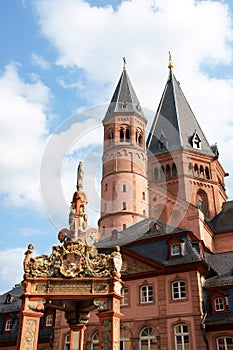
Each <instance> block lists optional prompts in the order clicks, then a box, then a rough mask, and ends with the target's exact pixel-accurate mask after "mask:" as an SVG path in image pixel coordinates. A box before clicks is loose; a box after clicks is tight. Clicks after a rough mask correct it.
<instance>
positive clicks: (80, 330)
mask: <svg viewBox="0 0 233 350" xmlns="http://www.w3.org/2000/svg"><path fill="white" fill-rule="evenodd" d="M69 326H70V350H83V344H84V332H85V330H86V328H87V327H86V326H85V325H84V324H70V325H69Z"/></svg>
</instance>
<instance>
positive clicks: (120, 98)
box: [104, 69, 144, 120]
mask: <svg viewBox="0 0 233 350" xmlns="http://www.w3.org/2000/svg"><path fill="white" fill-rule="evenodd" d="M114 112H123V113H132V112H135V113H137V114H139V115H140V116H141V117H143V118H144V115H143V111H142V108H141V106H140V103H139V100H138V98H137V95H136V93H135V91H134V88H133V85H132V84H131V81H130V79H129V76H128V73H127V71H126V69H123V72H122V74H121V77H120V79H119V82H118V84H117V87H116V89H115V92H114V94H113V97H112V100H111V102H110V104H109V107H108V110H107V112H106V115H105V118H104V120H106V119H107V118H108V117H109V116H110V115H112V113H114Z"/></svg>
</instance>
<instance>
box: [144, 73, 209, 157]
mask: <svg viewBox="0 0 233 350" xmlns="http://www.w3.org/2000/svg"><path fill="white" fill-rule="evenodd" d="M195 134H197V135H198V137H199V138H200V140H201V149H195V148H193V147H192V142H191V140H192V137H193V136H194V135H195ZM159 140H160V141H162V142H166V149H161V147H160V145H159ZM147 148H148V154H149V155H150V154H158V153H162V152H165V151H167V150H168V151H172V150H178V149H181V148H183V149H185V150H192V151H194V152H199V153H203V154H208V155H211V156H213V155H214V152H213V150H212V148H211V147H210V145H209V144H208V141H207V140H206V138H205V135H204V133H203V131H202V130H201V128H200V126H199V124H198V122H197V120H196V118H195V116H194V114H193V112H192V110H191V108H190V106H189V103H188V101H187V100H186V98H185V96H184V93H183V91H182V89H181V87H180V84H179V82H178V81H177V80H176V77H175V75H174V74H173V71H172V69H170V72H169V77H168V81H167V83H166V86H165V89H164V92H163V95H162V98H161V100H160V104H159V107H158V109H157V112H156V115H155V118H154V121H153V124H152V127H151V130H150V133H149V136H148V139H147Z"/></svg>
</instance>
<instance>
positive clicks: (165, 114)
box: [0, 60, 233, 350]
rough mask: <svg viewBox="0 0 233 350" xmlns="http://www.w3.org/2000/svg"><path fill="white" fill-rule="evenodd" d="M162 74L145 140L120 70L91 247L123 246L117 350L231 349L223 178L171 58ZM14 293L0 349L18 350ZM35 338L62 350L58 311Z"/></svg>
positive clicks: (229, 208) (232, 223)
mask: <svg viewBox="0 0 233 350" xmlns="http://www.w3.org/2000/svg"><path fill="white" fill-rule="evenodd" d="M168 69H169V72H168V79H167V82H166V85H165V89H164V92H163V94H162V97H161V101H160V104H159V107H158V109H157V112H156V114H155V118H154V121H153V123H152V126H151V129H150V132H149V135H148V138H147V141H146V132H145V130H146V123H147V121H146V119H145V116H144V114H143V111H142V109H141V107H140V103H139V100H138V98H137V96H136V93H135V91H134V88H133V86H132V83H131V81H130V79H129V75H128V73H127V70H126V67H125V65H124V67H123V72H122V74H121V77H120V79H119V82H118V84H117V87H116V89H115V91H114V94H113V97H112V100H111V102H110V105H109V108H108V110H107V112H106V115H105V117H104V119H103V127H104V147H103V175H102V183H101V197H102V198H101V215H100V219H99V231H100V232H101V240H100V241H99V242H98V243H97V244H96V247H97V248H98V250H99V252H100V253H101V252H104V253H108V252H109V251H111V250H112V249H113V248H114V247H115V246H120V249H121V254H122V256H123V266H122V271H121V274H122V280H123V282H124V286H123V289H122V300H121V312H122V313H123V317H122V320H121V344H120V347H121V349H122V350H130V349H132V350H232V349H233V274H232V267H233V266H232V261H233V201H227V195H226V188H225V184H224V178H225V176H227V175H228V174H227V173H225V171H224V169H223V167H222V166H221V164H220V162H219V152H218V149H217V146H216V145H214V146H210V145H209V143H208V141H207V139H206V137H205V135H204V133H203V131H202V130H201V127H200V125H199V124H198V122H197V119H196V117H195V116H194V114H193V112H192V110H191V108H190V106H189V103H188V101H187V100H186V98H185V95H184V93H183V91H182V89H181V86H180V83H178V81H177V79H176V77H175V75H174V72H173V65H172V62H171V60H170V61H169V65H168ZM17 288H21V287H17ZM17 291H18V292H17V293H18V294H17V293H16V292H15V289H13V291H11V292H10V293H6V294H5V295H4V296H2V299H1V304H0V319H1V322H2V323H1V324H0V325H1V326H2V331H1V335H0V348H2V349H14V348H15V342H14V339H15V338H14V337H15V330H16V329H17V312H18V311H19V309H20V299H19V296H20V290H18V289H17ZM8 295H10V296H11V295H13V298H10V296H9V297H8ZM7 297H8V299H9V300H8V299H7ZM7 300H8V302H7ZM14 300H15V303H16V302H17V304H15V306H13V302H14ZM16 306H17V307H16ZM14 309H15V311H14ZM12 315H13V316H12ZM49 315H50V316H49ZM51 315H52V316H51ZM48 316H49V319H50V321H48V323H49V322H50V326H48V327H47V328H46V327H45V326H44V325H46V324H47V317H48ZM10 317H11V318H10ZM52 319H53V321H51V320H52ZM8 320H9V321H8ZM10 320H11V321H10ZM48 329H49V331H48ZM45 331H46V332H47V333H46V332H45ZM43 332H44V333H43ZM45 334H46V336H45ZM46 337H47V338H46ZM39 338H40V342H39V349H40V350H42V349H43V350H46V349H52V348H53V349H56V350H63V349H64V350H68V349H69V327H68V326H67V324H66V320H65V317H64V314H63V313H62V312H59V311H56V314H55V313H51V310H47V311H45V316H44V318H43V321H42V320H41V332H40V335H39ZM43 339H44V340H43ZM7 342H8V343H7ZM96 349H102V345H101V344H99V337H98V318H97V315H96V313H95V312H91V314H90V319H89V323H88V327H87V330H86V332H85V345H84V350H96Z"/></svg>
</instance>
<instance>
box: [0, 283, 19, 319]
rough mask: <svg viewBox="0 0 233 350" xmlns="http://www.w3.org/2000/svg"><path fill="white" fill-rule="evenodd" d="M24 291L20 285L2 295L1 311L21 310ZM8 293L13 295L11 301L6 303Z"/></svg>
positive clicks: (0, 296) (0, 297)
mask: <svg viewBox="0 0 233 350" xmlns="http://www.w3.org/2000/svg"><path fill="white" fill-rule="evenodd" d="M22 292H23V286H21V285H19V286H17V287H15V288H13V289H12V290H10V291H8V292H6V293H4V294H2V295H0V313H8V312H16V311H19V310H20V308H21V304H22V300H21V299H20V297H21V295H22ZM7 295H11V302H10V303H6V297H7Z"/></svg>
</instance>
